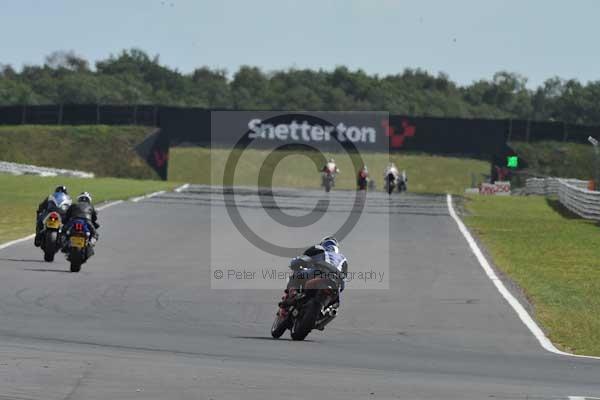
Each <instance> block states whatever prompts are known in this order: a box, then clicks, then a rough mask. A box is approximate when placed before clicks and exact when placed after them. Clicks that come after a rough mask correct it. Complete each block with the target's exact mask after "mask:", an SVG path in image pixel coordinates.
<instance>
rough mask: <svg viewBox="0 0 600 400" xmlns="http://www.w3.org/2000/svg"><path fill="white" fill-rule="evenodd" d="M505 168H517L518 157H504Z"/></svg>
mask: <svg viewBox="0 0 600 400" xmlns="http://www.w3.org/2000/svg"><path fill="white" fill-rule="evenodd" d="M506 166H507V167H508V168H518V167H519V156H508V157H506Z"/></svg>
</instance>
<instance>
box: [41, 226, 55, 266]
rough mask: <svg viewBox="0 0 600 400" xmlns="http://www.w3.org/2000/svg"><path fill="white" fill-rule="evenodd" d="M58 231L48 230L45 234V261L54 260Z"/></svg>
mask: <svg viewBox="0 0 600 400" xmlns="http://www.w3.org/2000/svg"><path fill="white" fill-rule="evenodd" d="M57 239H58V232H56V231H47V232H46V234H45V235H44V261H46V262H52V261H54V254H55V253H56V247H57V246H58V243H57Z"/></svg>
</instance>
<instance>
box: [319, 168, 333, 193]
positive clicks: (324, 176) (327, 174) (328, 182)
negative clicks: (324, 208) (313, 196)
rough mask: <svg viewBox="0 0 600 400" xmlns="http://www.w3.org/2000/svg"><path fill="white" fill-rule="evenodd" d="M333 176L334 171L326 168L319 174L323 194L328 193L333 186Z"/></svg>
mask: <svg viewBox="0 0 600 400" xmlns="http://www.w3.org/2000/svg"><path fill="white" fill-rule="evenodd" d="M335 175H336V174H335V171H332V170H330V169H328V168H325V169H323V172H321V186H323V187H324V188H325V192H330V191H331V188H332V187H334V186H335Z"/></svg>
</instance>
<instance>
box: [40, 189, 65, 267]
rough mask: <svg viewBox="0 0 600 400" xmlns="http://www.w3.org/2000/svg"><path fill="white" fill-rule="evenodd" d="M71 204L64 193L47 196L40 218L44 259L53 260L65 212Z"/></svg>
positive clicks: (57, 247) (58, 243) (57, 248)
mask: <svg viewBox="0 0 600 400" xmlns="http://www.w3.org/2000/svg"><path fill="white" fill-rule="evenodd" d="M70 206H71V198H70V197H69V196H68V195H66V194H64V193H60V192H59V193H55V194H53V195H52V196H50V197H49V198H48V209H47V210H46V215H45V216H44V218H43V219H42V226H43V228H42V230H41V232H40V234H42V241H41V245H40V247H41V249H42V251H43V252H44V261H46V262H52V261H54V255H55V254H56V253H57V252H58V251H59V250H60V241H61V234H62V228H63V219H64V217H65V213H66V212H67V210H68V209H69V207H70Z"/></svg>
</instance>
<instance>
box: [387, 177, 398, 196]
mask: <svg viewBox="0 0 600 400" xmlns="http://www.w3.org/2000/svg"><path fill="white" fill-rule="evenodd" d="M396 181H397V178H396V175H394V174H393V173H391V172H390V173H388V174H387V175H386V176H385V191H386V192H387V193H388V194H392V192H393V191H394V189H395V188H396Z"/></svg>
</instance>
